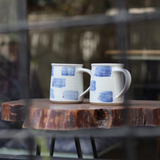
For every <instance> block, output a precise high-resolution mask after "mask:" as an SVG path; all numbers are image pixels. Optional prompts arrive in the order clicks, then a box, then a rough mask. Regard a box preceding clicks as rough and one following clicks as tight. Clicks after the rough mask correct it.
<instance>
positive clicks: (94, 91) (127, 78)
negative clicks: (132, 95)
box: [90, 63, 131, 105]
mask: <svg viewBox="0 0 160 160" xmlns="http://www.w3.org/2000/svg"><path fill="white" fill-rule="evenodd" d="M91 66H92V69H91V81H90V103H92V104H102V105H103V104H104V105H107V104H108V105H119V104H123V102H124V94H125V93H126V91H127V90H128V88H129V87H130V84H131V74H130V73H129V71H128V70H126V69H123V64H119V63H93V64H91Z"/></svg>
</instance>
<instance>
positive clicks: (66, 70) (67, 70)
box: [61, 67, 75, 76]
mask: <svg viewBox="0 0 160 160" xmlns="http://www.w3.org/2000/svg"><path fill="white" fill-rule="evenodd" d="M61 74H62V76H74V75H75V67H63V68H62V71H61Z"/></svg>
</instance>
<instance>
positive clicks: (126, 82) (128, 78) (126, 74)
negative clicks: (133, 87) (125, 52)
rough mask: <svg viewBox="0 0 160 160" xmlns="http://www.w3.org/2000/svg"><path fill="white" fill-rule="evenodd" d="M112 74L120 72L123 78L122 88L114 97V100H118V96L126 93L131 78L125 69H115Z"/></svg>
mask: <svg viewBox="0 0 160 160" xmlns="http://www.w3.org/2000/svg"><path fill="white" fill-rule="evenodd" d="M114 72H122V73H123V74H124V77H125V84H124V87H123V89H122V91H121V92H120V93H119V94H118V95H117V96H116V97H115V98H119V97H120V96H122V95H124V94H125V93H126V92H127V90H128V88H129V87H130V84H131V80H132V78H131V74H130V72H129V71H128V70H126V69H120V68H115V69H114Z"/></svg>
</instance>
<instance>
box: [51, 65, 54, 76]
mask: <svg viewBox="0 0 160 160" xmlns="http://www.w3.org/2000/svg"><path fill="white" fill-rule="evenodd" d="M51 76H54V67H52V71H51Z"/></svg>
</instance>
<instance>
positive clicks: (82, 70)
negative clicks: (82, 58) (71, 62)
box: [77, 68, 91, 97]
mask: <svg viewBox="0 0 160 160" xmlns="http://www.w3.org/2000/svg"><path fill="white" fill-rule="evenodd" d="M77 72H86V73H88V74H89V75H90V76H91V70H89V69H85V68H80V69H77ZM89 90H90V86H89V87H88V88H87V89H86V90H85V91H84V92H83V93H81V94H80V95H79V97H82V96H84V95H85V94H86V93H87V92H89Z"/></svg>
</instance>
